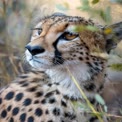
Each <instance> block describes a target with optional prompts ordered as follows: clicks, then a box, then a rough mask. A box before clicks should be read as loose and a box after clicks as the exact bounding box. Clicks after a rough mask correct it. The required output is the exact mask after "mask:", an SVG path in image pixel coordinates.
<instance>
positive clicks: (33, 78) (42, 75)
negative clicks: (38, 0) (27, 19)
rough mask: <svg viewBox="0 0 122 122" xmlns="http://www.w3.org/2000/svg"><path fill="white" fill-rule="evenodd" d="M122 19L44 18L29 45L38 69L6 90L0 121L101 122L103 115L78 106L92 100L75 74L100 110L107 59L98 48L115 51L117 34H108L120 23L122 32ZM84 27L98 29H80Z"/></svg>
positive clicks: (1, 98)
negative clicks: (99, 22)
mask: <svg viewBox="0 0 122 122" xmlns="http://www.w3.org/2000/svg"><path fill="white" fill-rule="evenodd" d="M120 24H122V23H121V22H120V23H119V24H116V25H114V26H108V27H101V26H99V25H97V24H95V23H94V22H92V21H91V20H85V19H84V18H82V17H78V16H67V15H64V14H60V13H55V14H53V15H51V16H48V17H46V18H41V19H40V20H39V22H38V24H36V25H35V26H34V28H33V29H32V31H33V32H32V36H31V40H30V42H29V43H28V44H27V45H26V52H25V55H26V60H27V62H28V63H29V64H30V65H31V66H32V68H33V70H32V71H30V72H29V73H25V74H22V75H20V76H18V77H17V78H16V79H15V80H14V81H13V82H12V83H11V84H8V85H7V86H5V87H3V88H1V90H0V122H98V121H99V120H98V118H97V116H95V115H93V114H91V113H89V112H86V111H84V110H83V109H82V108H80V107H74V104H73V103H84V104H86V101H85V99H84V97H83V96H82V95H81V93H80V91H79V90H78V88H77V87H76V85H75V83H74V82H73V79H72V77H71V76H74V78H75V80H76V81H77V82H78V84H79V85H80V87H81V89H82V90H83V92H84V93H85V95H86V96H87V98H88V99H89V101H90V102H91V103H92V104H93V105H94V107H95V108H96V109H98V110H99V105H100V104H99V103H98V102H97V101H96V99H95V95H96V94H101V93H102V89H103V87H104V83H105V82H106V62H107V60H106V59H104V58H103V57H100V56H98V55H94V52H95V50H96V49H98V48H99V50H100V51H101V52H109V51H110V50H111V49H112V48H113V47H114V46H115V44H114V43H113V40H112V38H113V35H112V34H113V33H112V32H111V33H109V36H108V33H106V29H107V28H110V27H111V28H116V29H115V30H114V29H112V30H114V31H113V32H114V33H119V32H120V31H121V27H120V26H119V25H120ZM80 26H82V27H83V26H84V27H86V26H93V27H95V28H97V31H91V30H88V29H84V30H81V31H77V29H76V28H77V27H80ZM117 28H119V29H117ZM116 37H117V39H120V37H121V34H116ZM110 40H111V41H110ZM69 71H70V72H69ZM103 119H104V120H103V121H104V122H107V119H106V118H105V117H103Z"/></svg>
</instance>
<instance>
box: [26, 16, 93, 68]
mask: <svg viewBox="0 0 122 122" xmlns="http://www.w3.org/2000/svg"><path fill="white" fill-rule="evenodd" d="M83 21H84V20H83V18H80V17H71V16H65V15H59V16H58V15H52V16H50V17H47V18H46V19H42V20H41V21H40V22H39V23H38V24H37V25H36V26H35V28H33V33H32V37H31V41H30V43H29V44H28V45H27V46H26V48H27V50H26V59H27V61H28V62H29V64H30V65H31V66H32V67H34V68H39V69H40V68H42V69H50V68H54V67H66V66H70V65H74V64H78V63H79V62H80V63H81V62H85V61H87V60H89V53H90V52H89V51H90V50H89V47H88V46H87V43H86V42H85V40H83V39H82V37H81V36H80V35H81V34H80V33H79V32H76V31H75V27H76V26H79V25H81V23H83ZM90 46H92V45H90Z"/></svg>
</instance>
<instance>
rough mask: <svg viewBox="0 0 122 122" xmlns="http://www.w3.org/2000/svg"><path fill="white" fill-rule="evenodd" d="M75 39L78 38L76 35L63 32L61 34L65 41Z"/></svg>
mask: <svg viewBox="0 0 122 122" xmlns="http://www.w3.org/2000/svg"><path fill="white" fill-rule="evenodd" d="M76 37H78V34H74V33H70V32H65V33H64V34H63V38H64V39H66V40H73V39H75V38H76Z"/></svg>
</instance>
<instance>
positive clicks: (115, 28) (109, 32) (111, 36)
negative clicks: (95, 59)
mask: <svg viewBox="0 0 122 122" xmlns="http://www.w3.org/2000/svg"><path fill="white" fill-rule="evenodd" d="M103 30H104V34H105V37H106V51H107V52H108V53H109V52H110V51H111V49H114V48H115V47H116V46H117V44H118V43H119V42H120V41H121V40H122V22H119V23H116V24H113V25H110V26H106V27H104V28H103Z"/></svg>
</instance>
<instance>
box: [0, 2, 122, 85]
mask: <svg viewBox="0 0 122 122" xmlns="http://www.w3.org/2000/svg"><path fill="white" fill-rule="evenodd" d="M54 12H62V13H65V14H67V15H76V16H82V17H85V18H92V19H93V20H94V21H96V22H98V23H100V24H101V25H109V24H112V23H115V22H119V21H122V0H43V1H42V0H0V86H3V85H5V84H8V83H9V82H11V81H12V80H14V78H15V77H16V76H17V75H19V74H20V73H22V72H25V71H27V70H28V69H29V66H28V65H27V63H26V62H25V61H24V51H25V48H24V47H25V45H26V44H27V43H28V42H29V39H30V33H31V27H32V25H33V23H34V21H35V20H36V18H38V17H43V16H47V15H50V14H52V13H54ZM121 57H122V42H120V43H119V45H118V46H117V48H116V49H114V50H113V51H112V52H111V56H110V60H109V62H110V64H111V63H113V62H114V63H115V62H117V63H119V64H122V58H121ZM119 67H121V66H120V65H119ZM121 69H122V68H120V69H119V71H117V72H119V73H120V74H119V76H121V75H122V71H121ZM113 72H114V71H113ZM111 76H113V74H112V75H111ZM117 78H118V76H117ZM118 79H119V78H118ZM120 79H121V78H120Z"/></svg>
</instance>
